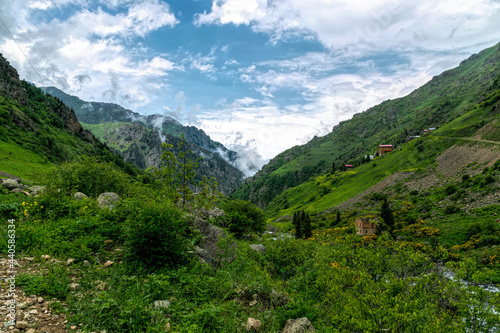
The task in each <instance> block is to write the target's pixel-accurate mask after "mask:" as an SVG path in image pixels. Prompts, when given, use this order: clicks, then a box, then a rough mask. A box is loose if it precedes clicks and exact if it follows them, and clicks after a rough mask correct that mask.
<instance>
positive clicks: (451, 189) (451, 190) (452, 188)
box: [444, 185, 457, 195]
mask: <svg viewBox="0 0 500 333" xmlns="http://www.w3.org/2000/svg"><path fill="white" fill-rule="evenodd" d="M456 191H457V187H456V186H455V185H448V186H446V188H445V189H444V193H446V194H447V195H452V194H453V193H455V192H456Z"/></svg>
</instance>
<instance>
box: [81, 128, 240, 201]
mask: <svg viewBox="0 0 500 333" xmlns="http://www.w3.org/2000/svg"><path fill="white" fill-rule="evenodd" d="M84 127H85V128H88V129H89V130H91V131H92V132H94V133H96V135H97V137H98V138H100V139H102V140H103V141H104V142H106V143H107V144H108V145H110V147H111V148H112V149H114V150H116V151H117V152H118V153H120V154H121V155H122V156H123V158H124V159H125V161H128V162H131V163H133V164H135V165H137V166H138V167H140V168H142V169H146V168H147V167H150V166H159V165H160V162H161V159H160V156H161V153H162V152H163V148H162V147H161V144H162V142H163V141H162V140H161V138H160V136H159V135H158V132H157V131H156V130H154V129H153V130H151V129H148V128H146V127H145V126H143V125H141V124H134V123H126V122H123V123H110V122H105V123H102V124H98V125H88V124H84ZM164 139H165V142H167V143H170V144H172V145H173V148H172V149H171V151H172V152H173V153H174V154H175V155H176V156H178V154H179V152H180V150H179V149H178V148H177V147H178V143H179V142H180V141H181V139H180V138H178V137H176V136H173V135H170V134H166V135H165V136H164ZM186 147H187V148H188V149H189V150H191V151H192V152H193V154H194V155H193V157H194V158H197V157H202V158H203V159H201V160H199V161H198V167H197V168H196V169H195V170H196V177H195V182H199V181H201V180H202V178H203V176H207V178H212V177H213V178H215V179H216V180H217V183H218V184H219V190H220V191H221V192H222V193H224V194H229V193H231V192H233V191H234V190H235V189H236V188H238V187H239V186H241V184H242V183H243V176H244V175H243V173H242V172H241V171H239V170H238V169H236V168H235V167H233V166H232V165H230V164H229V163H227V161H225V160H224V159H223V158H222V157H220V156H219V155H218V154H217V153H214V152H212V151H210V150H207V149H204V148H201V147H200V146H198V145H196V144H194V143H192V142H189V141H186Z"/></svg>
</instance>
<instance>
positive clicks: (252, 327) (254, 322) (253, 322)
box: [245, 318, 262, 332]
mask: <svg viewBox="0 0 500 333" xmlns="http://www.w3.org/2000/svg"><path fill="white" fill-rule="evenodd" d="M261 326H262V322H261V321H260V320H258V319H254V318H248V319H247V325H246V327H245V329H246V331H247V332H258V331H259V329H260V327H261Z"/></svg>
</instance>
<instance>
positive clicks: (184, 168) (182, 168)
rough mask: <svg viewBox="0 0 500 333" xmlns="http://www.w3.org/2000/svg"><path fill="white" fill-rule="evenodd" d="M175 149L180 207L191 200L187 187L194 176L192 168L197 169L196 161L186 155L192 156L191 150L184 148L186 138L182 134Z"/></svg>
mask: <svg viewBox="0 0 500 333" xmlns="http://www.w3.org/2000/svg"><path fill="white" fill-rule="evenodd" d="M177 148H178V149H179V150H180V153H179V158H178V163H179V175H178V177H179V179H180V183H181V188H182V206H183V207H184V205H185V204H186V202H188V201H189V200H190V199H191V193H192V192H191V190H190V189H189V185H190V184H191V182H192V180H193V179H194V177H195V176H196V173H195V171H194V168H196V167H198V160H196V161H193V160H192V159H191V158H189V157H188V155H192V154H193V152H192V151H191V149H188V148H187V146H186V138H185V136H184V133H181V141H179V143H178V144H177Z"/></svg>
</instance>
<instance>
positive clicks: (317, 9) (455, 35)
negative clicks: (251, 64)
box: [195, 0, 500, 54]
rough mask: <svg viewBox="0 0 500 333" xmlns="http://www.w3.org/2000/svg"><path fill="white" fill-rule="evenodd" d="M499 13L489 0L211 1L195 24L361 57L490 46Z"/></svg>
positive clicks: (499, 22) (499, 24)
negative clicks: (310, 42)
mask: <svg viewBox="0 0 500 333" xmlns="http://www.w3.org/2000/svg"><path fill="white" fill-rule="evenodd" d="M238 5H239V6H238ZM499 14H500V3H499V2H498V1H489V0H476V1H467V0H441V1H438V2H436V1H434V0H422V1H418V2H408V1H403V0H395V1H394V0H378V1H361V0H358V1H346V0H329V1H325V0H309V1H303V0H275V1H265V0H262V1H255V0H254V1H245V0H241V1H240V0H222V1H221V0H213V2H212V11H211V12H210V13H203V14H200V15H198V16H197V17H196V20H195V23H196V24H198V25H201V24H229V23H232V24H236V25H238V24H248V25H251V26H252V28H253V29H254V30H255V31H259V32H265V33H268V34H269V35H270V36H271V38H272V39H273V40H279V39H283V38H285V39H286V38H288V37H293V36H301V37H303V38H306V37H308V38H310V36H311V34H312V35H314V36H316V38H317V40H319V41H320V42H321V43H322V44H323V45H325V46H326V47H327V48H329V49H332V50H348V51H350V52H352V53H354V54H363V53H365V52H367V51H371V50H374V49H376V50H381V49H389V48H395V49H409V48H426V49H438V50H450V49H456V48H464V47H468V46H470V45H471V44H476V45H477V44H488V43H489V44H491V42H492V41H496V40H497V39H498V37H499V32H500V20H498V17H499ZM494 27H497V28H496V29H494Z"/></svg>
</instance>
